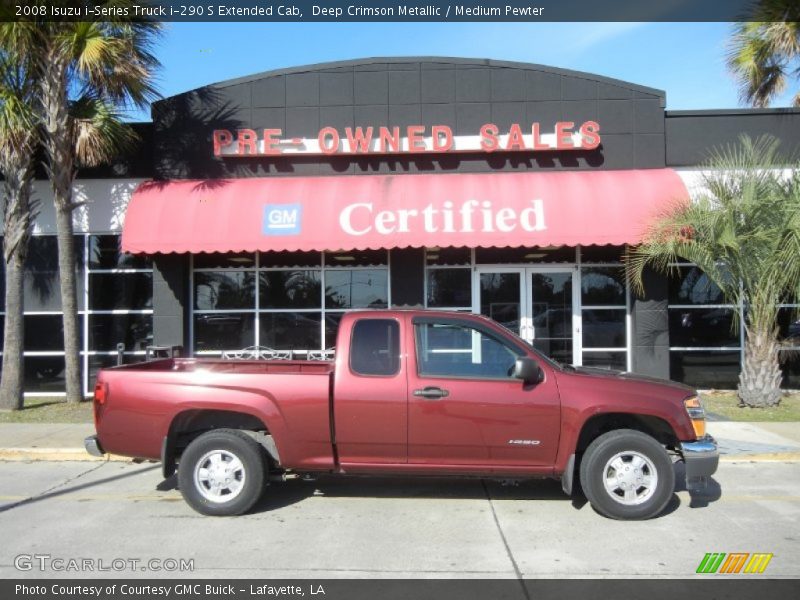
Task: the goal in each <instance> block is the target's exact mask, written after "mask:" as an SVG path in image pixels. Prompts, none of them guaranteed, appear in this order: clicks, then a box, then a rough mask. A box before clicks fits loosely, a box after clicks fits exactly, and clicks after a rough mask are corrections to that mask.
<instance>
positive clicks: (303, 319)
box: [259, 313, 322, 350]
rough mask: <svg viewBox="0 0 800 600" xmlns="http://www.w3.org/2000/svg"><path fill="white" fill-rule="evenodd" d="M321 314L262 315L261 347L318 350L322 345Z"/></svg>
mask: <svg viewBox="0 0 800 600" xmlns="http://www.w3.org/2000/svg"><path fill="white" fill-rule="evenodd" d="M321 322H322V317H321V315H320V313H261V314H260V315H259V326H260V329H261V331H260V336H261V341H260V345H261V346H267V347H268V348H273V349H275V350H317V349H319V348H320V345H321V343H322V342H321V339H320V338H321V336H322V328H321Z"/></svg>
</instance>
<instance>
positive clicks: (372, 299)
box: [325, 269, 389, 308]
mask: <svg viewBox="0 0 800 600" xmlns="http://www.w3.org/2000/svg"><path fill="white" fill-rule="evenodd" d="M388 290H389V281H388V271H387V270H386V269H354V270H352V271H351V270H330V271H326V272H325V307H326V308H386V307H387V306H388V304H389V303H388Z"/></svg>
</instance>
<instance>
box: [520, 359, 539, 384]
mask: <svg viewBox="0 0 800 600" xmlns="http://www.w3.org/2000/svg"><path fill="white" fill-rule="evenodd" d="M513 375H514V377H515V378H517V379H521V380H522V381H523V383H526V384H529V385H530V384H535V383H541V382H542V381H544V371H542V368H541V367H540V366H539V364H538V363H537V362H536V361H535V360H533V359H532V358H528V357H527V356H523V357H522V358H518V359H517V360H516V362H515V363H514V372H513Z"/></svg>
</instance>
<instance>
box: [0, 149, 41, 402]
mask: <svg viewBox="0 0 800 600" xmlns="http://www.w3.org/2000/svg"><path fill="white" fill-rule="evenodd" d="M34 139H35V137H34V136H30V137H28V138H27V139H26V140H24V141H23V142H22V143H20V144H19V145H18V147H15V148H14V149H13V150H11V151H7V152H4V153H3V154H2V171H3V175H4V177H5V181H4V182H3V192H4V196H5V198H4V200H5V204H4V206H3V217H4V220H3V261H4V262H5V267H6V269H5V270H6V292H5V330H4V333H3V370H2V375H1V376H0V408H4V409H11V410H19V409H21V408H22V407H23V405H24V396H23V392H24V380H25V378H24V372H25V370H24V366H23V354H22V353H23V351H24V349H25V348H24V343H25V330H24V320H23V314H24V313H23V311H24V305H23V278H24V268H25V257H26V256H27V255H28V241H29V240H30V236H31V227H32V221H33V218H34V216H35V210H36V204H37V203H35V202H31V185H32V183H33V145H34ZM6 150H8V149H6Z"/></svg>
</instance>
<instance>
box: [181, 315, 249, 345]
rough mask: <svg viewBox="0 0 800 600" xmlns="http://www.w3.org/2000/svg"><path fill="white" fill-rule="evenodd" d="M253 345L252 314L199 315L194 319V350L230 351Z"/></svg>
mask: <svg viewBox="0 0 800 600" xmlns="http://www.w3.org/2000/svg"><path fill="white" fill-rule="evenodd" d="M254 344H255V315H254V314H232V313H225V314H199V315H195V317H194V345H195V350H198V351H202V350H231V349H239V348H247V347H248V346H252V345H254Z"/></svg>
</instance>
